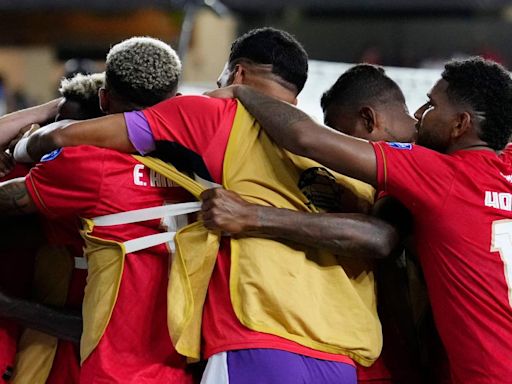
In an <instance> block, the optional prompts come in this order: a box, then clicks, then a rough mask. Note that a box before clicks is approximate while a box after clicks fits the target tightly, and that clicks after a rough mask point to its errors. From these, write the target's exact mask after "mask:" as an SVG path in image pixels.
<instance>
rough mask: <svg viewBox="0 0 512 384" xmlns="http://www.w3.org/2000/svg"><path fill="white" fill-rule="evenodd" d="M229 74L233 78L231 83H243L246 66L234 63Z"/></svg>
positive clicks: (245, 75)
mask: <svg viewBox="0 0 512 384" xmlns="http://www.w3.org/2000/svg"><path fill="white" fill-rule="evenodd" d="M230 76H232V78H233V81H232V82H231V84H245V80H246V79H245V78H246V77H247V68H245V66H244V65H243V64H235V67H234V68H233V71H232V72H231V75H230Z"/></svg>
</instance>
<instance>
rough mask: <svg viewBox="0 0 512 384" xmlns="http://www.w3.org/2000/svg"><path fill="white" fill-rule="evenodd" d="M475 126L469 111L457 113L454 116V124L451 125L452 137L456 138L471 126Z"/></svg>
mask: <svg viewBox="0 0 512 384" xmlns="http://www.w3.org/2000/svg"><path fill="white" fill-rule="evenodd" d="M472 126H473V127H475V128H476V122H475V121H473V118H472V116H471V114H470V113H469V112H462V113H459V114H458V115H457V117H456V120H455V124H454V126H453V129H452V132H451V136H452V138H453V139H457V138H459V137H461V136H462V135H464V134H465V133H466V132H467V131H468V130H469V129H470V128H471V127H472Z"/></svg>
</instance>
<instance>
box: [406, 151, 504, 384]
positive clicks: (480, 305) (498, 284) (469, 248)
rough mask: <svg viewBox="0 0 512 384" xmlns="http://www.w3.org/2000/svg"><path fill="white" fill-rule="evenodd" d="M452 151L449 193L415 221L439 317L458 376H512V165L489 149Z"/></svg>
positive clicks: (495, 379)
mask: <svg viewBox="0 0 512 384" xmlns="http://www.w3.org/2000/svg"><path fill="white" fill-rule="evenodd" d="M450 157H451V158H452V160H453V161H452V162H451V164H452V167H453V172H452V175H453V177H450V178H447V179H446V184H447V185H446V187H447V189H446V196H443V197H441V202H442V203H441V204H439V205H438V206H437V207H436V209H433V210H431V211H430V212H427V210H425V213H424V215H423V217H419V218H417V221H416V225H417V227H418V230H417V232H416V233H417V234H418V239H417V241H418V247H419V249H420V253H421V255H420V256H421V257H422V264H423V267H424V270H425V276H426V279H427V284H428V286H429V293H430V296H431V300H432V306H433V308H434V314H435V318H436V323H437V326H438V328H439V331H440V334H441V337H442V339H443V342H444V344H445V345H446V347H447V350H448V354H449V358H450V364H451V369H452V372H453V374H454V380H455V382H457V383H475V384H476V383H506V382H509V381H508V380H510V378H511V377H512V165H511V163H510V162H509V161H507V159H502V158H500V157H498V156H496V155H495V154H494V153H493V152H491V151H485V150H483V151H482V150H475V151H472V150H467V151H459V152H457V153H455V154H454V155H453V156H450ZM443 175H445V174H443Z"/></svg>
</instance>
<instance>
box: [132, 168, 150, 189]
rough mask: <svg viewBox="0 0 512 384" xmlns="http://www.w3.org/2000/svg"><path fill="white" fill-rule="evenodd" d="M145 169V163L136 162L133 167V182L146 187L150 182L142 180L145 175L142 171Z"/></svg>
mask: <svg viewBox="0 0 512 384" xmlns="http://www.w3.org/2000/svg"><path fill="white" fill-rule="evenodd" d="M143 169H144V165H142V164H135V166H134V167H133V184H135V185H140V186H142V187H145V186H146V185H148V184H147V183H146V182H145V181H142V177H143V176H144V173H142V170H143Z"/></svg>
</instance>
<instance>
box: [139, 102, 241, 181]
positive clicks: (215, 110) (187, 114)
mask: <svg viewBox="0 0 512 384" xmlns="http://www.w3.org/2000/svg"><path fill="white" fill-rule="evenodd" d="M236 109H237V102H236V100H234V99H215V98H210V97H207V96H178V97H173V98H171V99H168V100H166V101H164V102H161V103H159V104H157V105H155V106H153V107H150V108H148V109H146V110H144V111H143V112H144V116H145V117H146V119H147V121H148V124H149V126H150V128H151V132H152V134H153V137H154V139H155V143H156V147H157V152H160V153H159V154H158V155H157V156H158V157H161V158H162V157H163V159H164V160H168V161H171V162H172V163H173V164H174V165H176V166H177V167H178V165H179V162H180V161H185V162H186V163H188V164H194V163H199V162H201V161H202V162H204V165H205V166H206V168H207V169H208V172H209V174H210V176H211V178H213V180H214V181H216V182H220V178H221V175H222V162H223V160H224V152H225V150H226V145H227V141H228V138H229V134H230V132H231V128H232V125H233V119H234V117H235V113H236ZM168 144H172V146H171V145H168ZM182 148H183V149H184V150H181V149H182ZM162 152H166V153H167V154H169V156H170V157H168V158H166V156H165V155H164V156H162ZM171 152H173V153H174V154H171ZM172 156H177V157H178V158H175V157H174V158H173V157H172ZM185 157H186V158H187V160H185V159H184V158H185ZM199 159H200V160H199ZM178 168H179V167H178ZM197 168H198V169H199V168H200V166H198V167H197ZM197 173H198V174H199V175H200V176H202V177H204V176H203V175H201V174H200V172H197Z"/></svg>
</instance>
